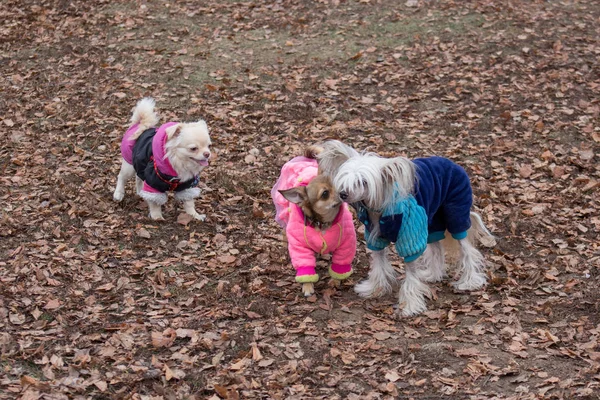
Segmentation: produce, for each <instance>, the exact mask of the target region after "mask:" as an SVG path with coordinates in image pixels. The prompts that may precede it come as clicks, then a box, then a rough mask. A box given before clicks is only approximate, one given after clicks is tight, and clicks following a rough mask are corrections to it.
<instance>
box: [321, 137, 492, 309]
mask: <svg viewBox="0 0 600 400" xmlns="http://www.w3.org/2000/svg"><path fill="white" fill-rule="evenodd" d="M323 147H324V151H323V152H321V153H320V154H319V155H318V158H319V166H320V167H321V168H322V169H323V170H324V172H325V173H326V174H328V175H330V176H331V177H333V182H334V186H335V187H336V189H337V190H338V191H339V193H340V198H341V199H342V200H344V201H345V202H347V203H349V204H351V205H352V206H353V207H354V208H355V209H356V211H357V214H358V218H359V219H360V221H361V222H362V223H363V224H364V225H365V238H366V241H367V247H368V248H369V249H370V250H372V251H373V254H372V261H371V270H370V272H369V277H368V279H367V280H365V281H363V282H361V283H359V284H357V285H356V286H355V291H356V292H357V293H358V294H359V295H361V296H364V297H371V296H380V295H383V294H385V293H389V292H390V291H391V290H392V283H393V282H395V280H396V273H395V271H394V269H393V267H392V265H391V264H390V263H389V261H388V259H387V255H386V248H387V247H388V245H389V244H390V243H395V248H396V251H397V253H398V255H400V256H401V257H403V258H404V261H405V264H406V266H405V273H406V277H405V279H404V281H403V282H402V284H401V287H400V292H399V306H400V307H401V309H402V314H403V315H404V316H411V315H416V314H419V313H421V312H423V311H425V310H426V302H425V297H426V296H427V297H430V296H431V291H430V289H429V287H428V285H427V284H426V282H436V281H440V280H441V279H442V278H443V277H444V275H445V260H444V259H445V250H444V246H443V245H442V239H444V238H445V234H446V232H448V233H450V235H451V236H452V237H453V238H454V239H456V240H457V241H458V243H459V244H460V249H459V253H460V254H459V262H458V264H459V267H460V270H461V275H460V278H459V279H458V281H456V282H454V283H453V285H454V287H455V288H456V289H458V290H475V289H479V288H480V287H482V286H483V285H485V284H486V275H485V274H484V271H483V269H484V264H485V260H484V257H483V255H482V254H481V253H480V252H479V250H477V249H476V248H475V246H474V244H475V242H476V241H481V242H483V243H484V244H485V243H486V242H487V244H488V245H489V244H490V243H493V241H494V239H493V236H492V235H491V233H490V232H489V231H488V230H487V229H486V227H485V226H484V224H483V221H482V220H481V217H480V216H479V215H478V214H476V213H474V212H471V206H472V203H473V198H472V197H473V194H472V189H471V183H470V181H469V177H468V176H467V174H466V172H465V171H464V169H463V168H461V167H460V166H458V165H457V164H455V163H453V162H452V161H450V160H448V159H445V158H441V157H429V158H417V159H414V160H409V159H407V158H404V157H395V158H383V157H380V156H378V155H376V154H373V153H358V152H357V151H356V150H354V149H352V148H351V147H349V146H346V145H344V144H343V143H341V142H339V141H328V142H325V143H324V145H323Z"/></svg>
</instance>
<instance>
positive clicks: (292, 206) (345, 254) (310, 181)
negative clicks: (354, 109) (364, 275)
mask: <svg viewBox="0 0 600 400" xmlns="http://www.w3.org/2000/svg"><path fill="white" fill-rule="evenodd" d="M315 152H318V149H317V148H312V147H311V148H309V149H307V152H306V155H307V156H308V157H310V158H308V157H296V158H294V159H292V160H290V161H288V162H287V163H286V164H285V165H284V166H283V167H282V168H281V175H280V177H279V180H278V181H277V183H276V184H275V186H274V187H273V189H272V190H271V196H272V197H273V203H275V208H276V216H275V220H276V221H277V223H279V225H281V227H282V228H285V231H286V235H287V240H288V250H289V253H290V258H291V260H292V265H293V267H294V268H295V269H296V282H299V283H302V291H303V293H304V295H305V296H311V295H312V294H313V293H314V283H315V282H317V281H318V280H319V275H318V274H317V272H316V270H315V267H316V265H317V261H316V256H315V254H321V255H322V254H331V255H332V259H331V261H332V264H331V266H330V267H329V275H330V276H331V277H332V278H333V279H335V280H338V281H339V280H343V279H346V278H348V277H349V276H350V275H351V274H352V260H353V259H354V256H355V254H356V232H355V231H354V224H353V222H352V214H351V213H350V211H349V210H348V207H347V205H346V203H344V202H342V201H341V199H340V198H339V196H338V193H337V191H336V190H335V187H334V186H333V184H332V183H331V180H330V179H329V178H328V177H327V176H325V175H319V166H318V164H317V161H316V160H315V159H314V155H315Z"/></svg>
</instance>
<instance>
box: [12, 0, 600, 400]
mask: <svg viewBox="0 0 600 400" xmlns="http://www.w3.org/2000/svg"><path fill="white" fill-rule="evenodd" d="M0 20H2V24H1V25H0V72H1V81H0V140H1V142H2V145H1V148H0V171H1V172H0V180H1V184H0V204H1V208H0V210H1V211H0V213H1V214H0V221H1V225H2V226H1V229H0V236H1V238H0V351H1V358H0V369H1V370H0V398H6V399H12V398H23V399H37V398H48V399H62V398H65V399H66V398H132V399H160V398H164V399H177V398H197V399H204V398H211V399H217V398H221V399H238V398H273V399H284V398H285V399H308V398H322V399H341V398H344V399H346V398H347V399H379V398H382V399H383V398H408V397H411V398H437V397H442V396H447V397H454V398H465V397H473V398H481V399H484V398H490V397H494V396H496V397H498V398H524V399H527V398H599V395H598V393H599V392H600V343H599V341H600V309H599V308H600V294H599V293H600V292H599V286H600V271H599V268H600V239H599V236H600V216H599V209H600V200H599V197H600V196H599V192H600V187H599V182H600V164H599V160H600V143H599V142H600V122H599V121H600V119H599V114H600V101H599V98H600V97H599V92H600V74H599V70H598V59H599V57H600V28H599V27H600V4H599V3H598V2H597V1H595V0H580V1H571V0H566V1H557V0H556V1H555V0H552V1H517V0H509V1H505V2H497V1H491V0H477V1H475V0H473V1H452V0H436V1H423V0H419V1H415V0H410V1H407V2H404V1H400V2H398V1H395V0H360V1H357V0H346V1H343V0H329V1H327V0H320V1H303V0H278V1H257V0H249V1H242V2H239V1H218V0H209V1H202V2H200V1H191V0H189V1H174V2H169V3H166V2H162V1H158V0H149V1H128V2H120V1H108V0H102V1H98V0H92V1H62V0H53V1H48V0H43V1H33V0H28V1H26V0H23V1H15V0H3V1H2V2H1V3H0ZM147 95H151V96H153V97H154V98H156V100H157V103H158V106H159V108H160V111H161V113H162V115H163V117H164V118H163V121H166V120H171V119H173V120H193V119H197V118H204V119H206V120H207V122H208V124H209V126H210V127H211V130H212V138H213V143H214V146H215V148H216V149H217V153H218V154H217V157H216V158H215V160H214V161H213V162H212V164H211V165H210V167H209V168H207V169H206V170H205V172H204V173H203V175H202V181H203V182H202V184H201V186H202V187H203V189H204V195H203V197H202V198H201V199H200V200H198V201H197V208H198V209H199V211H200V212H202V213H205V214H207V215H208V220H207V221H206V222H204V223H197V222H195V221H194V222H189V223H188V221H186V220H185V219H182V218H179V221H178V217H179V213H180V210H179V209H177V208H176V206H175V204H174V202H169V203H168V205H167V206H166V208H165V217H166V219H167V221H166V222H161V223H155V222H152V221H151V220H149V218H148V216H147V207H146V205H145V204H144V203H143V202H142V201H141V200H140V199H139V198H137V197H135V196H133V195H131V193H132V192H133V187H132V185H130V186H129V194H130V195H129V196H128V197H126V199H125V200H124V202H123V203H122V204H115V203H114V202H113V201H112V198H111V197H112V189H113V187H114V186H113V185H114V183H115V177H116V174H117V171H118V167H119V141H120V138H121V135H122V134H123V133H124V131H125V130H126V128H127V121H128V119H129V117H130V111H131V108H132V107H133V105H134V104H135V102H136V101H137V100H138V99H140V98H141V97H143V96H147ZM326 138H338V139H341V140H343V141H345V142H346V143H348V144H350V145H352V146H354V147H356V148H358V149H369V150H372V151H377V152H379V153H381V154H383V155H386V156H392V155H398V154H401V155H406V156H409V157H417V156H425V155H431V154H438V155H443V156H447V157H450V158H452V159H454V160H456V161H457V162H459V163H460V164H462V165H463V166H465V168H466V169H467V170H468V172H469V173H470V175H471V178H472V183H473V186H474V191H475V194H476V198H475V202H476V206H477V208H478V209H479V210H480V211H481V213H482V215H483V217H484V220H485V221H486V223H487V225H488V226H489V227H490V228H491V229H492V230H493V232H494V233H495V235H497V237H498V239H499V244H498V246H497V247H496V248H494V249H486V250H484V252H485V255H486V258H487V259H488V260H489V262H490V269H489V275H490V284H489V285H488V286H487V287H486V288H485V289H484V290H481V291H478V292H475V293H472V294H464V293H458V292H455V291H453V289H452V287H451V286H450V285H449V283H448V281H445V282H443V283H441V284H437V285H435V286H434V287H435V290H436V296H437V298H436V299H434V300H432V301H430V302H429V309H428V312H426V313H425V314H423V315H421V316H419V317H416V318H410V319H400V320H399V319H397V318H396V317H395V316H394V304H395V302H396V300H395V296H392V295H390V296H388V297H384V298H380V299H371V300H364V299H361V298H359V297H358V296H357V295H356V294H354V292H353V290H352V286H353V284H355V283H356V282H357V281H359V280H360V279H361V278H364V277H366V275H367V272H368V258H367V255H366V253H365V247H364V243H362V242H361V243H359V256H358V258H357V260H356V262H355V265H356V267H355V271H356V272H355V275H354V276H353V277H352V279H350V280H349V281H348V282H346V283H344V284H343V286H342V287H341V288H334V287H331V286H330V285H329V283H328V279H322V280H321V282H320V283H319V284H318V285H317V296H316V297H314V298H310V299H305V298H304V297H303V296H302V295H301V292H300V288H299V286H298V285H297V284H295V283H294V282H293V271H292V270H291V267H290V266H289V264H288V256H287V251H286V247H285V244H284V242H283V238H282V232H281V230H280V229H279V227H278V226H277V225H276V223H275V222H274V220H273V216H274V210H273V207H272V204H271V199H270V195H269V190H270V188H271V186H272V185H273V183H274V182H275V180H276V178H277V176H278V173H279V168H280V167H281V165H283V163H284V162H285V161H287V160H289V159H290V158H292V157H293V156H296V155H298V154H300V153H301V152H302V149H303V148H304V146H305V145H307V144H312V143H314V142H318V141H320V140H323V139H326ZM393 260H394V263H395V265H396V266H397V268H398V272H399V274H400V276H401V275H402V265H401V263H400V262H399V261H398V258H397V257H394V258H393ZM326 265H327V263H326V262H323V264H322V268H323V269H322V275H326V273H325V268H326Z"/></svg>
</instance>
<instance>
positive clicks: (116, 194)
mask: <svg viewBox="0 0 600 400" xmlns="http://www.w3.org/2000/svg"><path fill="white" fill-rule="evenodd" d="M123 197H125V192H120V191H118V190H115V192H114V193H113V200H114V201H116V202H119V201H121V200H123Z"/></svg>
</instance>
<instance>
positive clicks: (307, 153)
mask: <svg viewBox="0 0 600 400" xmlns="http://www.w3.org/2000/svg"><path fill="white" fill-rule="evenodd" d="M322 152H323V148H322V147H321V146H319V145H316V144H313V145H311V146H308V147H307V148H306V149H305V150H304V157H306V158H310V159H312V160H316V159H317V157H318V156H319V154H321V153H322Z"/></svg>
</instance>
